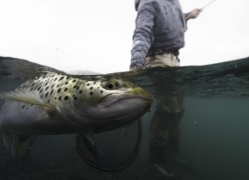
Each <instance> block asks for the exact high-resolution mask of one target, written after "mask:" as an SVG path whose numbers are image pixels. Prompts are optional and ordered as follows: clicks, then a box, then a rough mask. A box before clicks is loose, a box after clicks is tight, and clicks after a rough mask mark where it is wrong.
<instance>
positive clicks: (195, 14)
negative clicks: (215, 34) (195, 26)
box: [186, 9, 202, 20]
mask: <svg viewBox="0 0 249 180" xmlns="http://www.w3.org/2000/svg"><path fill="white" fill-rule="evenodd" d="M200 12H202V10H201V9H194V10H193V11H191V12H190V13H188V15H187V17H186V20H189V19H195V18H197V17H198V16H199V14H200Z"/></svg>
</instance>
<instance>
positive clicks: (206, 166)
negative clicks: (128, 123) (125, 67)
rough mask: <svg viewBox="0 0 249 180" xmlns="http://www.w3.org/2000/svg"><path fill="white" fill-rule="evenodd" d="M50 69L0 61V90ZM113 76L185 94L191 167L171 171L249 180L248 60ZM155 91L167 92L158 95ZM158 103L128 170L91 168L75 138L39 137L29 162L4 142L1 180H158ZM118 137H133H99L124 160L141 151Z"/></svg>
mask: <svg viewBox="0 0 249 180" xmlns="http://www.w3.org/2000/svg"><path fill="white" fill-rule="evenodd" d="M45 71H55V72H59V71H57V70H55V69H52V68H49V67H43V66H40V65H37V64H33V63H30V62H28V61H23V60H17V59H14V58H13V59H12V58H0V87H1V88H0V92H6V91H10V90H14V89H15V88H16V87H18V86H19V85H20V83H22V82H24V81H25V80H27V79H29V78H34V77H38V76H40V75H41V74H43V73H44V72H45ZM62 73H63V72H62ZM111 76H118V77H121V78H124V79H128V80H130V81H132V82H133V83H135V84H137V85H139V86H142V87H143V88H145V89H147V90H148V91H150V92H151V93H152V94H153V95H155V96H156V95H163V94H164V93H165V92H167V91H165V89H167V88H168V87H170V86H172V85H174V86H177V87H178V90H179V91H181V92H182V94H183V96H184V108H185V112H184V114H183V116H182V119H181V121H180V130H181V138H180V152H181V154H182V156H183V157H184V158H185V159H186V160H187V161H189V166H190V168H188V169H184V168H181V167H180V166H177V165H172V171H173V172H174V173H175V174H177V177H178V179H182V180H188V179H189V180H190V179H191V180H195V179H196V180H200V179H201V180H223V179H226V180H237V179H240V180H247V179H249V171H248V170H249V142H248V141H249V119H248V117H249V91H248V90H249V58H246V59H241V60H236V61H230V62H224V63H220V64H215V65H208V66H198V67H180V68H170V69H165V68H154V69H149V70H146V71H145V70H142V71H140V72H123V73H114V74H108V75H104V77H111ZM81 77H82V78H92V77H93V78H94V77H96V76H81ZM155 87H157V89H161V90H160V91H155V90H154V89H155ZM0 103H1V104H2V103H3V101H0ZM155 105H156V102H155V103H154V105H153V107H152V110H151V112H150V113H148V114H147V115H146V116H144V117H143V118H142V126H143V128H142V132H143V136H142V144H141V148H140V151H139V154H138V157H137V158H136V159H135V161H134V162H133V163H132V164H131V165H130V166H129V167H128V168H126V169H124V170H122V171H118V172H103V171H100V170H96V169H94V168H93V167H91V166H89V165H88V164H86V163H85V162H84V161H83V160H82V159H81V157H80V156H79V154H78V152H77V150H76V145H75V135H53V136H39V137H38V138H37V139H36V141H35V143H34V144H33V146H32V148H31V151H30V153H29V155H28V157H27V158H26V159H25V161H23V162H21V161H19V160H18V159H15V158H12V157H11V153H10V151H9V150H7V149H6V147H5V145H4V142H3V139H2V138H1V139H0V179H4V180H19V179H25V180H29V179H30V180H40V179H47V180H49V179H51V180H56V179H58V180H59V179H60V180H63V179H65V180H66V179H70V180H78V179H84V180H88V179H89V180H92V179H96V180H102V179H108V180H111V179H120V180H122V179H123V180H127V179H130V180H131V179H134V180H138V179H141V180H142V179H144V180H147V179H157V177H156V176H154V174H153V173H152V172H151V170H150V164H149V162H148V154H149V137H150V134H149V129H150V124H151V120H152V117H153V114H154V113H155ZM132 126H133V127H132V128H133V129H132V128H131V129H130V130H131V131H133V130H134V129H136V127H137V125H136V124H135V125H132ZM128 128H129V127H128ZM117 131H118V132H119V131H121V132H124V134H125V133H126V132H127V131H126V130H124V131H123V130H114V131H113V132H112V131H110V132H106V133H101V134H100V135H96V136H94V138H96V141H98V138H99V139H101V141H100V142H99V147H100V148H101V146H103V148H106V149H108V147H112V146H113V148H114V150H117V152H116V154H117V155H120V156H127V152H126V151H131V150H130V149H129V146H132V147H134V143H135V142H136V141H134V139H132V140H129V138H130V137H129V135H130V134H133V133H129V132H128V135H124V136H123V135H122V133H121V134H120V133H117ZM128 131H129V129H128ZM117 134H120V137H119V136H117ZM136 135H137V134H136V132H135V136H136ZM127 139H128V140H127ZM118 147H122V148H118ZM110 150H112V148H110ZM128 154H129V153H128ZM105 155H106V156H107V158H108V157H110V158H114V157H115V156H113V157H112V155H110V154H109V155H108V153H105Z"/></svg>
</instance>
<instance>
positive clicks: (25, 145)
mask: <svg viewBox="0 0 249 180" xmlns="http://www.w3.org/2000/svg"><path fill="white" fill-rule="evenodd" d="M35 139H36V135H31V136H23V135H22V136H20V135H19V136H18V143H17V146H16V147H17V155H18V157H19V159H20V160H21V161H23V160H24V159H25V158H26V157H27V156H28V153H29V150H30V149H31V146H32V145H33V143H34V141H35Z"/></svg>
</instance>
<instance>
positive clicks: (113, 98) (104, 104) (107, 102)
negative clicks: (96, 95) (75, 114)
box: [97, 93, 152, 109]
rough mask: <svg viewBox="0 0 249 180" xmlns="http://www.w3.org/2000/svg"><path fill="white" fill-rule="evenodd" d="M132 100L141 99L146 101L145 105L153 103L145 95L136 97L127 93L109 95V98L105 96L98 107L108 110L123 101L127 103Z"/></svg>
mask: <svg viewBox="0 0 249 180" xmlns="http://www.w3.org/2000/svg"><path fill="white" fill-rule="evenodd" d="M131 99H140V100H143V101H145V103H146V102H147V103H151V102H152V98H151V97H150V96H144V95H136V94H130V93H125V94H122V95H121V94H118V93H112V94H109V95H107V96H105V97H104V98H102V99H101V100H100V101H99V103H98V105H97V107H98V108H100V109H104V108H108V107H110V106H113V105H115V104H117V103H118V102H121V101H127V100H131Z"/></svg>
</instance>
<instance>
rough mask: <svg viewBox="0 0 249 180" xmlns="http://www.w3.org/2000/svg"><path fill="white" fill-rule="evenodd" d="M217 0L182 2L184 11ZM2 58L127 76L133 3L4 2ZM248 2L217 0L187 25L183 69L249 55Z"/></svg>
mask: <svg viewBox="0 0 249 180" xmlns="http://www.w3.org/2000/svg"><path fill="white" fill-rule="evenodd" d="M211 1H212V0H180V3H181V6H182V9H183V11H184V12H189V11H191V10H193V9H195V8H202V7H203V6H205V5H206V4H208V3H209V2H211ZM0 7H1V10H0V56H7V57H14V58H20V59H26V60H29V61H31V62H35V63H39V64H42V65H46V66H50V67H53V68H56V69H58V70H63V71H76V70H88V71H94V72H98V73H104V74H105V73H113V72H120V71H128V70H129V65H130V58H131V54H130V51H131V47H132V43H133V42H132V36H133V31H134V29H135V18H136V11H135V9H134V0H94V1H92V0H1V1H0ZM248 7H249V1H248V0H236V1H235V0H216V1H215V2H214V3H212V4H210V5H209V6H207V7H206V8H204V9H203V12H202V13H201V14H200V16H199V17H198V18H197V19H194V20H190V21H188V30H187V31H186V33H185V40H186V44H185V47H184V48H183V49H181V50H180V59H181V65H182V66H189V65H206V64H213V63H218V62H223V61H230V60H235V59H240V58H244V57H248V56H249V20H248V17H249V11H248Z"/></svg>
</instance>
